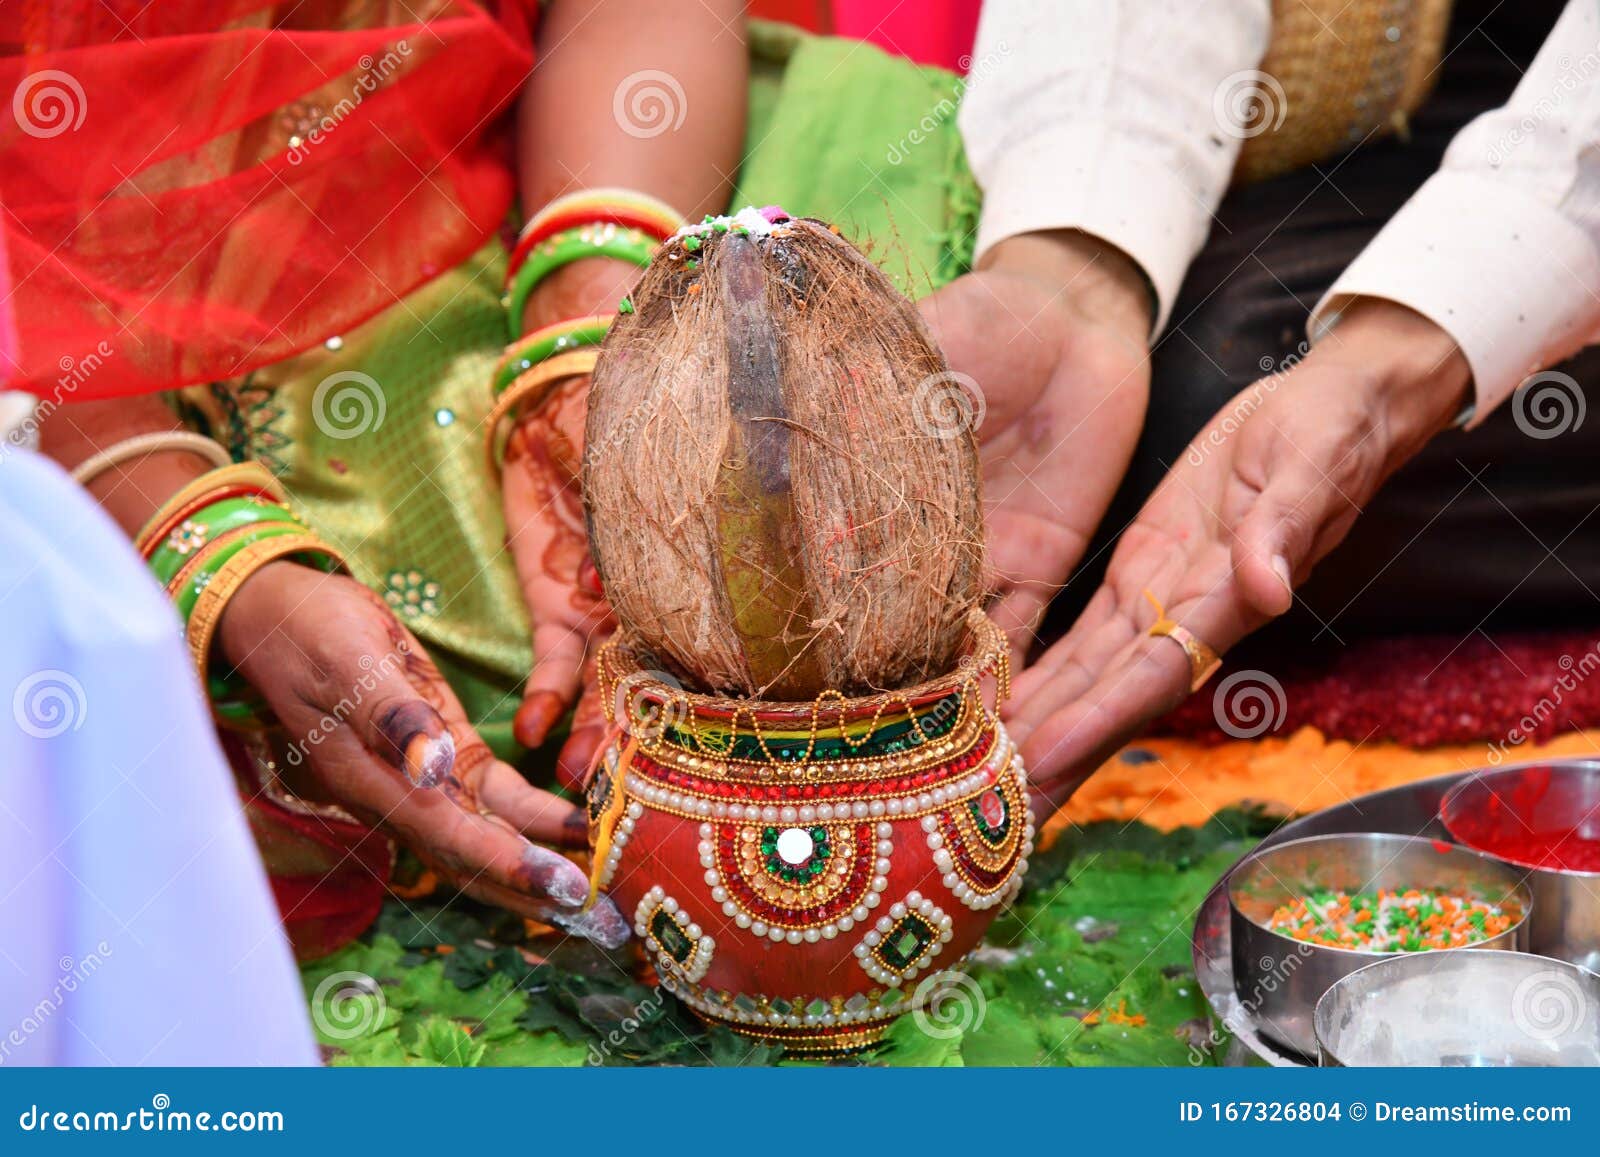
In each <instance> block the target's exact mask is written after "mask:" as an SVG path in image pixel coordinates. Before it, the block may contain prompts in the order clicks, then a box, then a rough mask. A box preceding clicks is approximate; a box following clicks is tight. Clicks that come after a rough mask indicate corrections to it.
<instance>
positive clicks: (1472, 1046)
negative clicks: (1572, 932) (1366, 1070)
mask: <svg viewBox="0 0 1600 1157" xmlns="http://www.w3.org/2000/svg"><path fill="white" fill-rule="evenodd" d="M1316 1031H1317V1049H1318V1051H1317V1056H1318V1059H1319V1061H1320V1062H1321V1063H1322V1064H1324V1065H1329V1066H1334V1067H1343V1066H1352V1067H1354V1066H1387V1067H1402V1068H1419V1067H1421V1068H1459V1067H1473V1068H1479V1067H1488V1068H1504V1067H1508V1066H1511V1067H1518V1068H1527V1067H1549V1066H1561V1067H1566V1068H1591V1067H1594V1066H1600V976H1597V975H1596V974H1595V973H1593V972H1590V971H1589V970H1588V969H1586V968H1579V967H1578V966H1577V965H1575V964H1570V963H1568V962H1567V961H1565V960H1553V959H1551V958H1550V957H1548V956H1534V955H1532V954H1531V953H1527V952H1449V951H1446V952H1408V953H1405V954H1404V955H1402V956H1391V957H1389V958H1388V959H1385V960H1379V961H1377V962H1375V963H1373V964H1369V965H1367V966H1366V967H1365V968H1360V969H1357V970H1356V971H1355V972H1352V973H1350V975H1348V976H1346V977H1344V978H1343V979H1341V980H1339V981H1337V982H1336V983H1335V984H1334V985H1333V986H1332V987H1331V988H1329V989H1328V991H1327V992H1326V993H1325V994H1323V997H1322V999H1321V1000H1319V1001H1318V1002H1317V1012H1316Z"/></svg>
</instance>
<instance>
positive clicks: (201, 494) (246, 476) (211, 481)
mask: <svg viewBox="0 0 1600 1157" xmlns="http://www.w3.org/2000/svg"><path fill="white" fill-rule="evenodd" d="M233 487H240V488H249V489H253V490H256V491H258V492H260V493H261V494H263V495H266V496H267V497H270V498H271V499H273V500H274V501H276V502H281V503H287V502H288V501H289V493H288V491H286V490H285V489H284V488H283V483H281V482H279V481H278V480H277V479H276V478H275V477H273V474H272V471H270V470H268V469H267V468H266V467H265V466H262V465H260V464H259V463H256V462H236V463H234V464H233V465H232V466H222V467H219V468H217V469H216V470H208V471H206V472H205V473H204V474H202V475H200V477H198V478H196V479H195V480H194V481H192V482H188V483H186V484H185V485H184V486H183V488H182V489H180V490H179V491H178V492H177V493H176V494H174V495H173V496H172V497H171V498H169V499H167V500H166V501H165V502H163V503H162V504H161V506H160V508H159V509H158V510H157V511H156V512H155V513H154V514H152V515H151V516H150V519H149V521H148V522H146V523H145V524H144V526H143V528H141V529H140V531H139V533H138V535H136V536H135V537H134V540H133V544H134V546H136V547H137V548H138V550H139V553H140V554H141V555H145V556H146V557H148V556H149V554H150V549H151V547H152V546H153V545H154V544H155V542H156V541H157V540H159V539H160V538H163V537H165V532H166V531H167V530H170V529H171V524H172V523H173V521H174V520H175V519H176V518H177V516H178V515H179V514H181V513H183V512H184V511H185V510H186V509H188V508H189V507H191V506H194V505H195V503H197V502H199V501H200V500H201V499H203V498H205V497H206V496H207V495H210V494H213V493H215V492H217V491H220V490H227V489H230V488H233Z"/></svg>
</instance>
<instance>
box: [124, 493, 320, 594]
mask: <svg viewBox="0 0 1600 1157" xmlns="http://www.w3.org/2000/svg"><path fill="white" fill-rule="evenodd" d="M254 523H289V524H291V525H294V526H303V525H304V524H303V523H301V521H300V520H299V519H298V518H296V517H295V516H294V513H293V512H292V511H291V510H290V509H289V508H288V507H287V506H281V505H279V504H277V503H275V502H264V501H262V500H260V499H257V498H224V499H223V500H222V501H220V502H213V503H212V504H211V505H209V506H203V507H201V508H200V509H199V510H197V511H195V512H194V514H192V515H190V516H189V517H188V518H186V519H184V520H183V521H182V522H181V523H179V524H178V526H177V527H176V528H174V529H173V531H172V533H171V534H169V535H168V536H167V537H166V538H165V539H163V540H162V542H161V544H160V545H159V546H157V547H156V548H155V550H153V551H152V552H151V553H150V569H151V571H153V572H154V573H155V576H156V580H157V581H158V582H160V583H161V585H162V586H166V585H167V584H168V583H170V582H171V581H172V580H173V579H174V578H176V577H177V576H178V572H179V571H181V570H182V569H183V567H184V565H185V564H186V563H189V562H191V561H193V560H194V558H196V557H197V556H196V554H195V552H196V551H200V550H204V549H205V547H206V546H207V545H208V544H209V543H211V542H214V541H215V540H216V539H217V538H218V537H220V536H221V535H224V534H226V533H228V532H229V531H231V530H237V529H238V528H239V527H241V526H250V525H252V524H254Z"/></svg>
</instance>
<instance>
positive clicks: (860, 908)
mask: <svg viewBox="0 0 1600 1157" xmlns="http://www.w3.org/2000/svg"><path fill="white" fill-rule="evenodd" d="M779 810H780V811H796V810H797V809H794V808H784V809H779ZM774 822H782V821H781V820H778V821H774ZM873 833H874V835H875V836H876V841H877V842H876V847H875V848H874V849H873V850H874V851H875V852H876V853H877V856H876V859H875V861H874V863H873V876H872V880H871V882H870V883H869V884H868V886H867V892H866V894H865V895H864V896H862V897H861V903H859V904H857V905H856V906H855V907H854V908H852V909H851V910H850V911H849V912H847V913H846V914H845V915H843V916H838V917H835V918H834V919H832V920H829V921H827V922H825V923H822V924H816V925H812V926H810V927H807V928H780V927H778V926H776V925H774V924H772V923H771V922H769V921H766V920H761V919H759V918H758V917H755V916H752V915H751V914H750V913H748V912H746V911H745V910H744V909H743V908H741V907H740V906H739V903H738V901H736V900H735V899H734V898H733V894H732V893H731V892H730V891H729V890H728V886H727V882H726V881H725V880H723V878H722V873H721V872H719V871H718V870H717V850H716V845H715V844H714V843H713V842H712V841H713V840H714V839H715V838H716V831H715V829H713V828H712V826H711V825H710V824H701V825H700V843H699V845H698V850H699V853H700V866H701V867H702V868H704V869H705V881H706V884H707V885H708V886H709V887H710V888H711V899H712V900H713V901H714V902H716V903H718V904H721V905H722V914H723V915H724V916H727V917H728V918H729V919H731V920H732V921H733V922H734V925H735V926H736V927H738V928H740V929H741V930H744V931H747V932H749V933H750V935H752V936H754V937H756V938H757V939H761V938H762V937H765V938H766V939H768V940H772V941H774V942H777V941H786V942H787V943H789V944H815V943H817V942H818V941H819V940H832V939H833V938H834V937H836V936H838V935H839V933H841V932H848V931H850V930H851V929H852V928H854V927H855V926H856V925H857V924H859V923H862V922H864V921H866V920H869V919H871V918H872V909H874V908H876V907H877V906H878V905H879V904H880V903H882V895H883V890H884V889H885V888H887V887H888V886H889V868H890V863H891V861H890V857H891V856H892V855H893V853H894V840H893V839H892V838H891V837H892V836H893V835H894V828H893V827H892V826H891V825H889V824H887V823H879V824H878V825H877V826H876V827H875V828H874V829H873Z"/></svg>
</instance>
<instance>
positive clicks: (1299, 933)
mask: <svg viewBox="0 0 1600 1157" xmlns="http://www.w3.org/2000/svg"><path fill="white" fill-rule="evenodd" d="M1518 915H1519V914H1518V913H1515V912H1513V911H1511V910H1508V909H1506V908H1502V907H1501V906H1499V905H1496V904H1485V903H1483V902H1482V901H1480V900H1470V899H1467V898H1465V897H1463V896H1456V895H1451V894H1449V893H1447V892H1442V891H1440V890H1438V889H1436V888H1411V889H1409V890H1407V891H1404V892H1398V891H1389V890H1387V889H1384V888H1379V889H1378V890H1377V891H1376V892H1357V893H1355V894H1353V895H1352V894H1351V893H1349V892H1345V891H1337V892H1335V891H1319V892H1312V893H1311V894H1310V895H1309V896H1305V897H1302V898H1300V899H1298V900H1295V901H1294V902H1293V903H1292V904H1285V905H1283V906H1282V907H1280V908H1278V909H1277V911H1275V912H1273V914H1272V919H1271V920H1269V921H1268V922H1267V928H1268V929H1269V930H1270V931H1273V932H1276V933H1278V934H1279V935H1280V936H1288V937H1290V938H1291V939H1294V940H1302V941H1305V942H1306V943H1308V944H1320V945H1322V946H1324V947H1327V948H1350V949H1354V950H1356V951H1358V952H1422V951H1425V950H1427V949H1430V948H1460V947H1462V946H1463V945H1467V944H1478V943H1480V942H1482V941H1484V940H1488V939H1489V938H1490V937H1492V936H1497V935H1499V934H1500V933H1501V932H1504V931H1505V930H1506V929H1507V928H1509V927H1511V925H1512V924H1513V923H1514V922H1515V921H1516V919H1517V916H1518Z"/></svg>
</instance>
